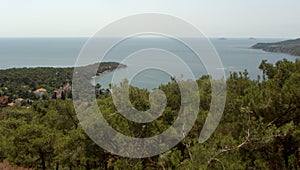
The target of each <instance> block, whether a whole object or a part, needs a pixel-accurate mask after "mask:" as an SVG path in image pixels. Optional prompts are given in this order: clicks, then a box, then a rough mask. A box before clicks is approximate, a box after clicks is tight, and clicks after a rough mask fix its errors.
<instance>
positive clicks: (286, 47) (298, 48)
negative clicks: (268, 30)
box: [251, 38, 300, 56]
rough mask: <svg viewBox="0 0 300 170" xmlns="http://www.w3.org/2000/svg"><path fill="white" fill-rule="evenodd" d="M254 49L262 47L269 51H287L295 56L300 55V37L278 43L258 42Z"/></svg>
mask: <svg viewBox="0 0 300 170" xmlns="http://www.w3.org/2000/svg"><path fill="white" fill-rule="evenodd" d="M251 48H253V49H262V50H264V51H267V52H275V53H286V54H290V55H293V56H300V38H298V39H295V40H287V41H281V42H276V43H257V44H255V45H253V46H252V47H251Z"/></svg>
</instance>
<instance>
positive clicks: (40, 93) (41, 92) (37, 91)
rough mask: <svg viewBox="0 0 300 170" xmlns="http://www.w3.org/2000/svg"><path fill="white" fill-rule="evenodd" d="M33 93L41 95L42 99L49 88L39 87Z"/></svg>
mask: <svg viewBox="0 0 300 170" xmlns="http://www.w3.org/2000/svg"><path fill="white" fill-rule="evenodd" d="M33 93H34V94H35V95H36V96H37V97H39V98H40V99H42V98H43V96H44V95H46V93H47V90H46V89H44V88H39V89H36V90H35V91H34V92H33Z"/></svg>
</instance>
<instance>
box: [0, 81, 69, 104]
mask: <svg viewBox="0 0 300 170" xmlns="http://www.w3.org/2000/svg"><path fill="white" fill-rule="evenodd" d="M33 93H34V94H35V95H36V97H37V98H39V99H43V98H44V97H46V96H47V94H48V93H47V89H45V88H39V89H36V90H35V91H33ZM71 94H72V87H71V86H70V85H69V84H67V85H65V86H63V87H60V88H59V89H56V90H54V91H53V93H52V95H51V96H50V99H62V100H65V99H66V98H71ZM32 102H33V101H32V100H30V99H23V98H20V97H19V98H17V99H14V100H13V101H11V102H9V97H8V96H0V107H5V106H14V105H16V104H18V105H21V104H22V103H32Z"/></svg>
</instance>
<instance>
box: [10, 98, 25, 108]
mask: <svg viewBox="0 0 300 170" xmlns="http://www.w3.org/2000/svg"><path fill="white" fill-rule="evenodd" d="M23 101H24V99H23V98H17V99H15V100H13V101H12V102H11V103H8V104H7V106H14V105H15V104H21V103H22V102H23Z"/></svg>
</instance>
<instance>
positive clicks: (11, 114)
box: [0, 60, 300, 170]
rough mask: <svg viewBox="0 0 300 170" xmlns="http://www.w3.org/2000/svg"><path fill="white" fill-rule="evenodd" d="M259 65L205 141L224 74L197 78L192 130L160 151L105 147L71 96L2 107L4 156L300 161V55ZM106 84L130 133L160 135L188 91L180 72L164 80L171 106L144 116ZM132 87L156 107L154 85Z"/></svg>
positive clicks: (276, 164)
mask: <svg viewBox="0 0 300 170" xmlns="http://www.w3.org/2000/svg"><path fill="white" fill-rule="evenodd" d="M259 68H260V69H261V70H262V72H263V75H262V76H263V79H262V80H250V79H249V77H248V75H247V72H246V71H244V72H243V73H232V74H231V77H230V78H229V79H228V80H227V101H226V106H225V111H224V116H223V118H222V120H221V123H220V124H219V126H218V128H217V129H216V131H215V132H214V134H213V135H212V137H211V138H210V139H208V140H207V141H206V142H204V143H198V137H199V134H200V132H201V129H202V127H203V124H204V122H205V119H206V116H207V113H208V110H209V108H210V100H211V85H210V84H211V83H210V81H216V80H211V79H210V77H209V76H203V77H201V78H200V79H199V80H198V81H197V83H198V86H199V89H200V91H199V95H200V98H201V99H200V101H201V104H200V108H199V113H198V117H197V120H196V123H195V125H194V126H193V128H192V130H191V131H190V133H189V134H188V136H187V137H186V138H185V139H184V140H183V141H181V142H180V143H179V144H178V145H176V146H175V147H174V148H173V149H171V150H169V151H167V152H165V153H162V154H160V155H158V156H154V157H151V158H144V159H129V158H123V157H119V156H116V155H113V154H110V153H108V152H106V151H105V150H103V149H101V148H100V147H99V146H97V145H96V144H95V143H94V142H93V141H91V140H90V139H89V137H88V136H87V135H86V134H85V132H84V131H83V129H82V128H81V126H80V124H79V122H78V120H77V117H76V114H75V111H74V108H73V103H72V101H71V100H70V99H66V100H39V101H34V102H33V104H32V105H31V106H30V107H26V106H15V107H7V108H3V109H2V110H0V134H1V135H0V161H8V162H10V163H13V164H16V165H21V166H24V167H30V168H34V169H149V170H150V169H299V168H300V167H299V161H300V147H299V146H300V126H299V120H300V103H299V101H300V86H299V84H300V82H299V81H300V61H299V60H296V62H290V61H287V60H283V61H279V62H277V63H276V64H275V65H272V64H270V63H267V62H266V61H263V62H262V63H261V65H260V67H259ZM123 86H128V84H126V82H123ZM2 87H3V86H2ZM100 87H101V86H100V85H98V86H97V87H96V89H98V90H99V91H98V93H99V96H101V97H99V98H98V105H99V109H100V110H101V113H102V114H103V116H104V118H105V119H106V120H107V121H108V123H109V124H110V125H111V126H112V127H113V128H114V129H116V130H117V131H119V132H121V133H123V134H125V135H129V136H135V137H149V136H153V135H157V134H160V133H161V132H163V131H164V130H166V129H168V128H169V127H170V126H171V125H172V124H173V123H174V121H175V119H176V118H177V114H178V111H179V109H180V102H181V96H180V90H179V88H178V85H177V83H176V81H175V80H174V79H173V80H172V81H171V82H170V83H168V84H166V85H161V86H160V87H159V89H161V90H162V91H164V93H165V95H166V98H167V102H168V103H167V106H166V108H165V110H164V112H163V114H162V115H161V116H160V117H159V118H158V119H157V120H155V121H153V122H151V123H144V124H138V123H135V122H132V121H129V120H127V119H126V118H125V117H123V116H122V115H120V114H119V112H118V110H117V109H116V107H115V106H114V103H113V100H112V96H111V94H110V92H107V93H105V95H100V94H104V93H103V92H102V93H101V92H100V91H101V88H100ZM128 87H129V89H130V96H129V99H130V102H131V103H132V104H133V105H134V106H135V108H136V109H137V110H140V111H145V110H147V109H149V107H150V102H149V99H148V98H149V94H150V93H149V91H147V90H145V89H138V88H136V87H130V86H128ZM1 90H2V91H3V92H4V91H5V89H2V88H1ZM117 90H121V89H117ZM3 92H2V93H3ZM118 97H123V96H118ZM124 109H126V108H124Z"/></svg>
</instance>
